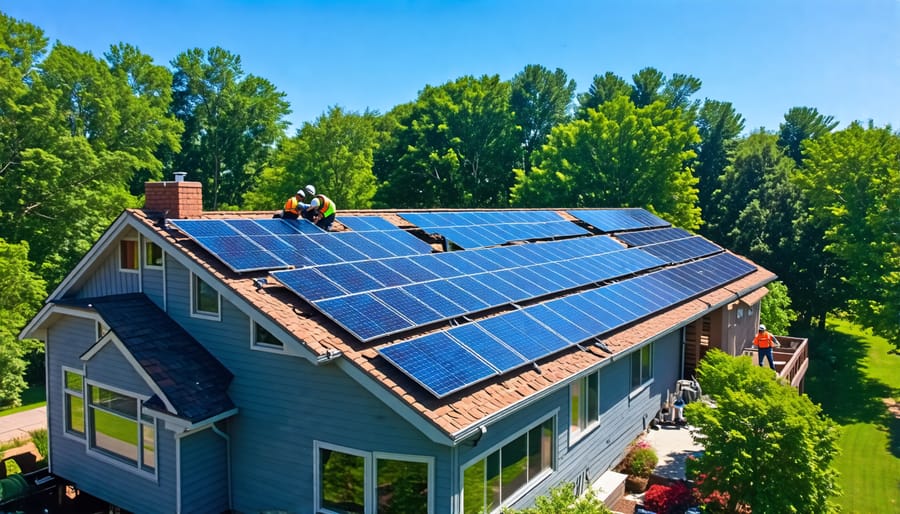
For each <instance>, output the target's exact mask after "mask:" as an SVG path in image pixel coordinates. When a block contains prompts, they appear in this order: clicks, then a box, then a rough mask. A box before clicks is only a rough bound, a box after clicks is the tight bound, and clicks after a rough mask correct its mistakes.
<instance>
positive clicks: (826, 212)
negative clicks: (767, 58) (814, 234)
mask: <svg viewBox="0 0 900 514" xmlns="http://www.w3.org/2000/svg"><path fill="white" fill-rule="evenodd" d="M804 153H805V156H806V158H805V160H804V170H803V173H802V175H801V177H800V180H799V181H800V184H801V185H802V187H803V189H804V192H805V193H806V196H807V198H808V199H809V204H810V207H811V209H812V212H813V216H814V217H815V218H816V219H818V220H819V221H820V222H821V223H822V224H823V225H824V226H826V227H828V228H827V229H826V230H825V232H824V235H825V240H826V245H825V251H826V252H827V253H828V254H830V255H833V256H834V257H835V258H836V260H837V264H838V265H837V266H835V267H834V268H835V269H829V270H828V273H831V274H832V275H833V276H835V277H838V278H839V279H840V280H841V286H842V290H843V292H844V295H846V296H848V297H849V302H848V306H849V310H850V313H851V314H852V315H853V317H854V318H855V319H856V321H857V322H859V323H861V324H862V325H864V326H866V327H869V328H872V329H873V330H874V331H875V332H876V333H877V334H879V335H882V336H884V337H886V338H887V339H890V340H893V341H894V344H895V345H898V344H900V343H898V338H900V323H898V319H900V318H898V317H900V135H898V134H896V133H894V132H892V131H891V128H890V127H883V128H880V127H875V126H873V125H872V124H871V123H870V124H869V126H868V127H867V128H863V126H861V125H860V124H859V123H852V124H851V125H850V126H849V127H847V128H846V129H844V130H841V131H838V132H834V133H829V134H826V135H824V136H821V137H818V138H816V139H814V140H812V141H808V142H807V143H805V144H804Z"/></svg>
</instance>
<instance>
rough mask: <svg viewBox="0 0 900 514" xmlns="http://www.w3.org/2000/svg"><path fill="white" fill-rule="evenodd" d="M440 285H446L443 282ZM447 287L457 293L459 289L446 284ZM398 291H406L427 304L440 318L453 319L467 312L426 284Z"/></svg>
mask: <svg viewBox="0 0 900 514" xmlns="http://www.w3.org/2000/svg"><path fill="white" fill-rule="evenodd" d="M441 283H443V284H446V283H445V282H441ZM447 286H449V287H453V288H454V289H456V290H457V291H459V289H458V288H456V287H455V286H452V285H450V284H447ZM400 289H402V290H403V291H406V292H407V293H409V294H410V295H412V296H413V297H415V298H418V299H419V300H421V301H423V302H425V303H427V304H428V306H429V307H431V308H432V309H434V310H435V311H437V312H438V313H439V314H440V315H441V317H442V318H445V319H449V318H455V317H456V316H459V315H461V314H465V313H467V312H469V310H468V309H467V308H464V307H461V306H460V305H459V304H457V303H456V302H453V301H452V300H450V299H449V298H447V297H446V296H444V295H442V294H440V293H439V292H438V291H436V290H434V289H433V288H431V286H430V285H428V284H412V285H409V286H404V287H401V288H400Z"/></svg>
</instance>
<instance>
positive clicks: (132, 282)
mask: <svg viewBox="0 0 900 514" xmlns="http://www.w3.org/2000/svg"><path fill="white" fill-rule="evenodd" d="M94 266H95V269H94V270H93V271H92V273H91V275H90V276H89V277H88V278H87V279H86V280H85V281H84V282H83V283H82V284H81V286H80V288H79V290H78V293H77V294H76V295H75V296H76V297H78V298H94V297H98V296H107V295H113V294H124V293H137V292H139V291H140V288H141V283H140V282H141V280H140V274H139V273H137V272H133V271H130V272H129V271H120V270H119V245H118V242H115V243H113V244H112V245H110V248H109V249H107V250H106V251H105V252H103V254H102V255H101V256H100V258H99V259H97V261H96V262H95V264H94Z"/></svg>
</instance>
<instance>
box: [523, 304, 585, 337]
mask: <svg viewBox="0 0 900 514" xmlns="http://www.w3.org/2000/svg"><path fill="white" fill-rule="evenodd" d="M562 306H563V305H562V304H553V306H552V307H551V306H550V305H547V304H546V303H540V304H537V305H533V306H531V307H528V308H527V309H525V312H526V313H527V314H528V315H529V316H531V317H532V318H534V319H535V320H537V321H538V322H540V323H542V324H544V325H545V326H546V327H547V328H549V329H550V330H552V331H554V332H555V333H556V334H557V335H559V336H560V337H561V338H563V339H564V340H565V341H566V342H567V343H569V344H577V343H580V342H582V341H585V340H587V339H590V338H592V337H594V336H595V334H594V333H592V332H589V331H588V330H586V329H585V328H584V327H582V326H581V325H579V324H578V323H576V322H575V321H574V320H572V319H570V318H568V317H566V316H565V315H563V314H561V313H559V312H556V310H555V309H554V308H553V307H562Z"/></svg>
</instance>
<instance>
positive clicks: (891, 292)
mask: <svg viewBox="0 0 900 514" xmlns="http://www.w3.org/2000/svg"><path fill="white" fill-rule="evenodd" d="M0 29H2V30H0V283H2V284H3V295H2V297H0V316H2V327H0V343H2V352H0V360H2V361H3V362H0V376H2V377H6V376H9V375H10V374H13V375H14V374H15V371H14V369H19V368H21V358H22V357H23V352H25V351H26V348H25V347H23V345H21V344H19V343H17V342H16V341H15V335H16V334H17V332H18V330H19V329H20V328H21V327H22V325H23V323H24V322H25V320H27V319H28V318H29V317H30V316H31V315H32V314H33V313H34V312H36V309H37V308H38V307H39V306H40V302H41V301H42V299H43V298H44V296H45V295H46V293H47V288H52V287H55V285H56V284H58V283H59V281H60V280H61V279H62V278H63V277H64V276H65V274H66V273H67V272H68V271H69V270H70V269H71V268H72V267H73V266H74V264H75V263H76V262H77V261H78V259H80V258H81V256H82V255H83V254H84V253H85V252H86V251H87V249H88V248H89V247H90V246H91V244H93V242H94V241H96V239H97V238H98V237H99V235H100V234H101V233H102V232H103V230H104V229H105V228H106V227H107V226H108V224H109V223H110V221H112V220H113V219H114V218H115V217H116V216H118V215H119V214H120V213H121V211H122V209H123V208H126V207H138V206H140V205H142V201H143V200H142V194H143V183H144V182H145V181H147V180H160V179H163V178H164V177H171V176H172V173H173V172H175V171H185V172H187V173H188V177H189V180H196V181H200V182H201V183H202V184H203V189H204V191H203V193H204V203H205V207H206V208H207V209H213V210H228V209H260V210H275V209H277V208H279V206H280V205H281V204H282V202H283V201H284V199H285V198H286V197H288V196H289V195H291V194H292V193H294V192H295V191H296V190H297V189H298V188H299V187H301V186H302V185H304V184H307V183H313V184H315V185H316V187H317V188H318V189H319V190H320V191H323V192H325V193H326V194H328V195H329V196H330V197H331V198H332V199H334V200H335V201H336V203H337V205H338V207H339V208H345V209H346V208H355V209H364V208H370V207H394V208H405V207H410V208H412V207H447V208H453V207H473V208H474V207H478V208H486V207H560V208H569V207H645V208H647V209H649V210H651V211H653V212H655V213H657V214H659V215H660V216H662V217H664V218H666V219H668V220H670V221H672V222H673V223H675V224H676V225H678V226H681V227H683V228H687V229H690V230H694V231H698V232H699V233H701V234H703V235H706V236H708V237H710V238H711V239H713V240H714V241H716V242H718V243H720V244H722V245H723V246H726V247H728V248H730V249H732V250H734V251H736V252H737V253H740V254H743V255H746V256H748V257H750V258H752V259H754V260H755V261H756V262H758V263H759V264H761V265H763V266H765V267H767V268H769V269H771V270H773V271H775V272H776V273H778V275H779V276H780V278H781V279H782V280H783V281H784V283H785V284H786V285H787V286H788V289H789V291H790V295H791V297H792V299H793V305H794V307H795V308H796V309H797V310H798V311H799V314H800V320H799V321H800V322H802V323H806V324H809V323H813V322H816V323H824V320H825V316H826V314H828V313H831V312H835V311H842V312H846V313H848V314H850V315H852V316H853V317H854V318H855V319H856V320H857V321H859V322H860V323H862V324H864V325H865V326H868V327H871V328H873V329H875V330H876V331H877V332H878V333H879V334H882V335H885V336H887V337H889V338H892V340H895V341H896V340H897V336H898V331H900V235H898V234H900V170H898V168H900V164H898V163H900V135H898V134H897V133H895V132H893V131H892V129H891V128H890V127H889V126H888V127H876V126H873V125H872V124H871V123H869V124H868V125H864V124H860V123H857V122H853V123H850V124H849V125H848V126H846V127H845V128H843V129H838V122H837V121H836V120H834V119H833V118H832V117H831V116H827V115H824V114H820V113H819V112H818V111H817V110H816V109H815V108H810V107H797V108H793V109H791V110H790V111H788V112H787V113H786V114H785V117H784V122H783V123H782V124H781V125H780V126H779V127H778V128H777V129H773V130H765V129H763V128H761V129H759V130H756V131H753V132H751V133H750V134H749V135H745V120H744V118H743V116H742V115H741V114H740V113H738V112H737V111H736V110H735V109H734V107H733V106H732V104H731V103H729V102H727V101H723V100H714V99H709V98H703V99H701V97H700V90H701V87H702V82H701V80H700V79H698V78H696V77H692V76H689V75H682V74H673V75H671V76H666V75H665V74H663V73H662V72H660V71H659V70H656V69H654V68H644V69H642V70H640V71H638V72H637V73H635V74H634V75H633V76H632V77H630V78H629V79H625V78H622V77H619V76H617V75H615V74H613V73H610V72H606V73H602V74H598V75H597V76H595V77H594V79H593V81H592V83H591V84H589V85H588V87H587V90H586V91H583V92H578V86H577V85H576V84H575V82H574V81H573V80H571V79H569V78H568V76H567V75H566V73H565V72H564V71H563V70H559V69H557V70H549V69H547V68H545V67H543V66H539V65H529V66H526V67H525V68H524V69H523V70H522V71H521V72H519V73H518V74H516V75H515V76H514V77H512V78H511V79H510V80H501V79H500V78H499V77H498V76H482V77H472V76H465V77H459V78H457V79H454V80H450V81H448V82H447V83H445V84H441V85H438V86H431V85H426V86H424V87H423V89H422V90H421V92H420V93H419V94H418V96H417V97H416V98H415V99H414V100H412V101H411V102H409V103H406V104H402V105H398V106H396V107H394V108H393V109H391V110H390V111H389V112H386V113H379V112H372V111H366V112H362V113H360V112H347V111H345V110H344V109H342V108H341V107H339V106H334V107H331V108H329V109H328V110H327V112H325V113H323V114H322V115H321V116H320V117H318V118H317V119H316V120H313V121H310V122H306V123H304V124H303V125H302V126H301V127H299V129H297V130H295V131H294V133H293V134H289V133H288V129H287V128H288V123H287V122H286V116H287V115H288V114H289V113H290V105H289V104H288V103H287V101H286V100H285V95H284V93H282V92H280V91H279V90H278V89H277V88H276V87H275V86H274V85H273V84H272V83H270V82H269V81H268V80H266V79H264V78H261V77H256V76H254V75H251V74H247V73H245V72H244V71H243V69H242V66H241V59H240V57H239V56H237V55H234V54H232V53H230V52H228V51H227V50H224V49H222V48H212V49H209V50H206V51H204V50H201V49H190V50H187V51H185V52H183V53H181V54H180V55H178V56H176V57H175V58H174V59H173V60H172V61H171V63H169V66H161V65H158V64H156V63H154V62H153V60H152V59H151V58H150V57H149V56H147V55H145V54H143V53H141V52H140V50H139V49H137V48H135V47H133V46H131V45H128V44H125V43H120V44H117V45H114V46H112V47H110V49H109V51H108V52H106V53H104V55H103V57H102V58H97V57H94V56H93V55H92V54H90V53H85V52H81V51H79V50H77V49H75V48H72V47H69V46H66V45H65V44H63V43H56V44H55V45H53V46H52V48H51V47H49V46H48V42H47V39H46V37H45V35H44V33H43V31H42V30H41V29H40V28H38V27H36V26H34V25H32V24H30V23H27V22H25V21H21V20H15V19H12V18H10V17H8V16H6V15H4V14H3V13H0ZM16 366H18V368H16ZM10 370H13V371H10ZM4 380H5V378H4ZM0 389H5V390H8V388H7V387H2V386H0ZM0 395H2V392H0ZM0 400H2V398H0Z"/></svg>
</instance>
